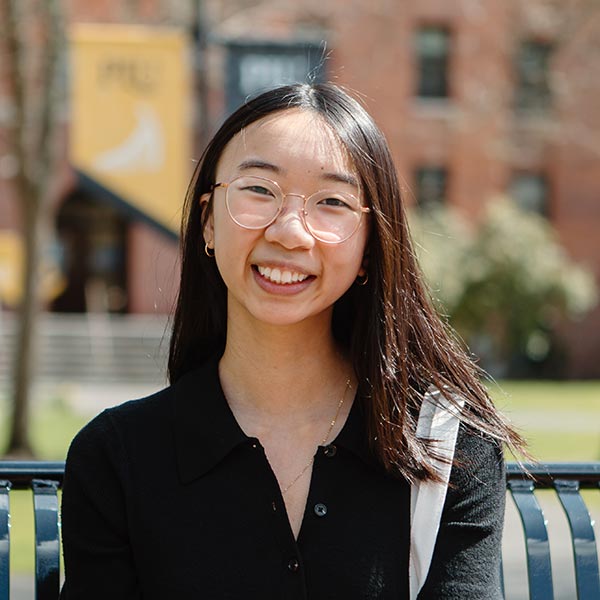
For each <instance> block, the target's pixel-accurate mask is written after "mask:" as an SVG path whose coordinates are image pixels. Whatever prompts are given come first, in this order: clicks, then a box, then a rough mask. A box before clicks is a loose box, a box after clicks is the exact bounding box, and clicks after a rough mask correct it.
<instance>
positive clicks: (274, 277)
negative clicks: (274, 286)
mask: <svg viewBox="0 0 600 600" xmlns="http://www.w3.org/2000/svg"><path fill="white" fill-rule="evenodd" d="M254 268H255V269H256V270H257V271H258V272H259V273H260V274H261V275H262V276H263V277H264V278H265V279H268V280H269V281H272V282H273V283H279V284H284V285H285V284H290V283H300V282H301V281H304V280H305V279H308V278H309V277H314V276H313V275H307V274H306V273H298V272H297V271H289V270H287V269H279V268H277V267H275V268H271V267H261V266H259V265H254Z"/></svg>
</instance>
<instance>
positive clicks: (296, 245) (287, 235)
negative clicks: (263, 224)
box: [265, 194, 315, 250]
mask: <svg viewBox="0 0 600 600" xmlns="http://www.w3.org/2000/svg"><path fill="white" fill-rule="evenodd" d="M303 211H304V196H301V195H300V194H287V196H286V198H285V200H284V204H283V207H282V208H281V212H280V213H279V214H278V215H277V218H276V219H275V221H273V223H271V224H270V225H269V226H268V227H267V228H266V229H265V239H266V240H267V241H268V242H274V243H278V244H280V245H281V246H283V247H284V248H287V249H288V250H294V249H306V250H309V249H310V248H312V247H313V246H314V244H315V238H314V237H313V236H312V234H311V233H310V232H309V231H308V229H306V225H305V224H304V218H303Z"/></svg>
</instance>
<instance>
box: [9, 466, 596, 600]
mask: <svg viewBox="0 0 600 600" xmlns="http://www.w3.org/2000/svg"><path fill="white" fill-rule="evenodd" d="M526 471H527V473H529V475H527V473H526V472H525V471H524V470H523V469H522V468H521V467H520V466H519V465H517V464H514V463H509V464H508V466H507V474H506V478H507V487H508V490H509V491H510V494H511V495H512V497H513V499H514V501H515V505H516V507H517V509H518V511H519V515H520V517H521V521H522V523H523V531H524V534H525V546H526V550H527V571H528V579H529V597H530V599H531V600H553V598H554V591H553V587H552V566H551V561H550V545H549V543H548V531H547V528H546V521H545V519H544V514H543V512H542V509H541V507H540V505H539V503H538V501H537V499H536V497H535V494H534V490H536V489H554V490H555V491H556V494H557V495H558V498H559V500H560V503H561V505H562V507H563V509H564V511H565V514H566V516H567V520H568V523H569V527H570V529H571V543H572V544H573V556H574V560H575V580H576V586H577V598H578V599H580V600H590V599H591V598H600V575H599V566H598V550H597V546H596V539H595V536H594V529H593V527H592V521H591V518H590V514H589V512H588V510H587V507H586V505H585V502H584V500H583V498H582V497H581V495H580V494H579V491H580V490H581V489H596V490H600V463H573V464H571V463H565V464H538V465H526ZM63 472H64V463H62V462H1V461H0V600H9V593H10V590H9V580H10V573H9V554H10V539H9V531H10V530H9V514H10V511H9V492H10V490H11V489H13V490H15V489H31V490H32V491H33V507H34V523H35V600H56V599H57V598H58V593H59V573H60V570H59V567H60V564H59V561H60V537H59V504H58V494H57V492H58V489H59V487H60V485H61V483H62V478H63ZM531 477H533V479H532V478H531Z"/></svg>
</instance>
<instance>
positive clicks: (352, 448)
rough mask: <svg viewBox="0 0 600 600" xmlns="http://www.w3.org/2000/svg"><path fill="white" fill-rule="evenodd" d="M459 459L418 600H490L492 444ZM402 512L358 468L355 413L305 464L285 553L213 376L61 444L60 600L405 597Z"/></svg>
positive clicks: (263, 467)
mask: <svg viewBox="0 0 600 600" xmlns="http://www.w3.org/2000/svg"><path fill="white" fill-rule="evenodd" d="M457 451H458V452H459V454H460V453H461V452H462V453H463V454H465V455H466V454H469V455H473V456H475V460H473V461H471V462H472V465H471V468H470V470H469V475H468V476H467V475H466V474H461V473H462V472H458V471H457V473H454V471H453V479H454V481H455V484H456V483H458V485H455V489H451V491H450V492H449V495H448V499H447V503H446V508H445V510H444V515H443V518H442V525H441V528H440V534H439V537H438V545H437V546H436V551H435V554H434V559H433V563H432V567H431V571H430V577H429V579H428V581H427V583H426V586H425V588H424V590H423V592H422V593H421V596H420V597H421V598H432V599H433V598H436V599H438V598H472V599H476V598H482V599H483V598H485V599H486V600H488V599H490V598H494V597H495V593H496V592H495V590H496V588H497V571H498V569H497V567H498V565H497V563H498V557H499V543H500V530H501V525H502V512H503V499H504V480H503V469H502V461H501V458H500V454H499V450H498V448H497V446H496V445H495V444H492V443H491V442H489V441H487V440H484V439H483V438H481V437H477V436H472V435H466V434H465V433H464V431H463V432H461V434H460V435H459V443H458V447H457ZM473 469H476V473H475V474H476V476H477V477H478V480H477V484H476V485H474V484H473V474H474V471H473ZM459 479H460V481H459ZM459 486H460V487H459ZM409 497H410V488H409V485H408V484H407V483H406V481H404V480H402V479H397V478H393V477H390V476H389V475H387V474H385V472H384V471H383V469H382V468H380V467H379V466H378V465H377V463H376V462H375V461H374V460H373V459H372V457H371V456H370V453H369V451H368V448H367V444H366V435H365V429H364V420H363V414H362V408H361V403H360V401H359V399H357V400H356V401H355V402H354V404H353V407H352V409H351V411H350V414H349V416H348V419H347V421H346V423H345V425H344V427H343V429H342V431H341V432H340V434H339V435H338V437H337V438H336V439H335V440H334V442H333V443H332V444H330V445H328V446H325V447H319V449H318V451H317V453H316V455H315V461H314V466H313V472H312V479H311V483H310V490H309V494H308V501H307V504H306V509H305V513H304V518H303V522H302V527H301V530H300V533H299V536H298V539H297V540H295V539H294V536H293V534H292V530H291V528H290V525H289V522H288V519H287V514H286V511H285V506H284V502H283V498H282V495H281V492H280V489H279V487H278V484H277V480H276V478H275V475H274V474H273V471H272V469H271V468H270V465H269V463H268V461H267V458H266V456H265V452H264V450H263V448H262V446H261V444H260V442H259V440H258V439H256V438H251V437H248V436H246V435H245V434H244V432H243V431H242V430H241V429H240V427H239V425H238V424H237V422H236V420H235V418H234V416H233V414H232V413H231V410H230V409H229V406H228V404H227V401H226V399H225V397H224V395H223V392H222V390H221V386H220V383H219V378H218V371H217V362H216V361H210V362H208V363H207V364H205V365H204V366H203V367H202V368H200V369H198V370H197V371H194V372H192V373H189V374H187V375H185V376H184V377H183V378H182V379H181V380H180V381H178V382H177V383H176V384H175V385H173V386H171V387H169V388H167V389H166V390H163V391H161V392H159V393H157V394H155V395H153V396H150V397H148V398H145V399H143V400H136V401H132V402H128V403H126V404H123V405H121V406H118V407H115V408H113V409H109V410H107V411H104V412H103V413H102V414H101V415H99V416H98V417H96V418H95V419H94V420H93V421H91V422H90V423H89V424H88V425H87V426H86V427H85V428H84V429H83V430H82V431H81V432H80V433H79V434H78V435H77V437H76V438H75V440H74V441H73V443H72V445H71V448H70V450H69V455H68V458H67V469H66V474H65V483H64V491H63V504H62V523H63V545H64V555H65V569H66V583H65V586H64V588H63V591H62V595H61V598H62V599H63V600H75V599H78V600H79V599H81V600H95V599H100V598H102V599H103V600H104V599H108V598H110V599H111V600H118V599H134V598H136V599H141V598H143V599H144V600H155V599H156V600H158V599H160V600H165V599H174V600H187V599H190V600H191V599H195V600H198V599H240V600H241V599H257V600H258V599H260V600H271V599H281V600H295V599H298V600H300V599H310V600H325V599H340V600H342V599H343V600H353V599H356V600H359V599H360V600H365V599H381V600H387V599H390V600H391V599H394V600H398V599H402V598H407V597H408V549H409ZM494 569H495V572H494ZM463 573H467V574H463ZM455 593H456V595H455Z"/></svg>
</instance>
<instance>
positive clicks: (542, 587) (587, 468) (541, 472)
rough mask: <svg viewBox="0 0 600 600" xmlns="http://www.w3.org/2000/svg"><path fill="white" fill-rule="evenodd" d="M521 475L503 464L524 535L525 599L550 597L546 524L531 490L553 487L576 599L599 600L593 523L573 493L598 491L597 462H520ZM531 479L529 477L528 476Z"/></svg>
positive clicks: (599, 473) (516, 468) (550, 599)
mask: <svg viewBox="0 0 600 600" xmlns="http://www.w3.org/2000/svg"><path fill="white" fill-rule="evenodd" d="M526 470H527V471H528V472H529V475H530V476H527V475H526V474H525V473H524V472H523V470H522V469H521V468H520V467H519V465H516V464H512V463H511V464H508V466H507V486H508V490H509V491H510V493H511V495H512V497H513V499H514V501H515V505H516V507H517V510H518V511H519V516H520V517H521V522H522V524H523V532H524V535H525V544H526V552H527V572H528V576H529V598H530V600H553V598H554V589H553V584H552V563H551V556H550V544H549V539H548V529H547V522H546V519H545V517H544V512H543V510H542V507H541V506H540V503H539V502H538V499H537V497H536V495H535V494H534V492H535V490H540V489H553V490H554V491H555V492H556V495H557V496H558V500H559V501H560V504H561V506H562V508H563V510H564V512H565V515H566V517H567V521H568V523H569V529H570V531H571V539H570V543H571V544H572V546H573V557H574V563H575V565H574V566H575V584H576V589H577V598H579V599H581V600H592V599H599V600H600V574H599V568H598V549H597V545H596V539H595V535H594V528H593V521H592V518H591V517H590V513H589V511H588V509H587V506H586V504H585V502H584V500H583V498H582V497H581V494H580V493H579V492H580V490H582V489H596V490H600V463H557V464H538V465H526ZM532 478H533V479H532Z"/></svg>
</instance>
